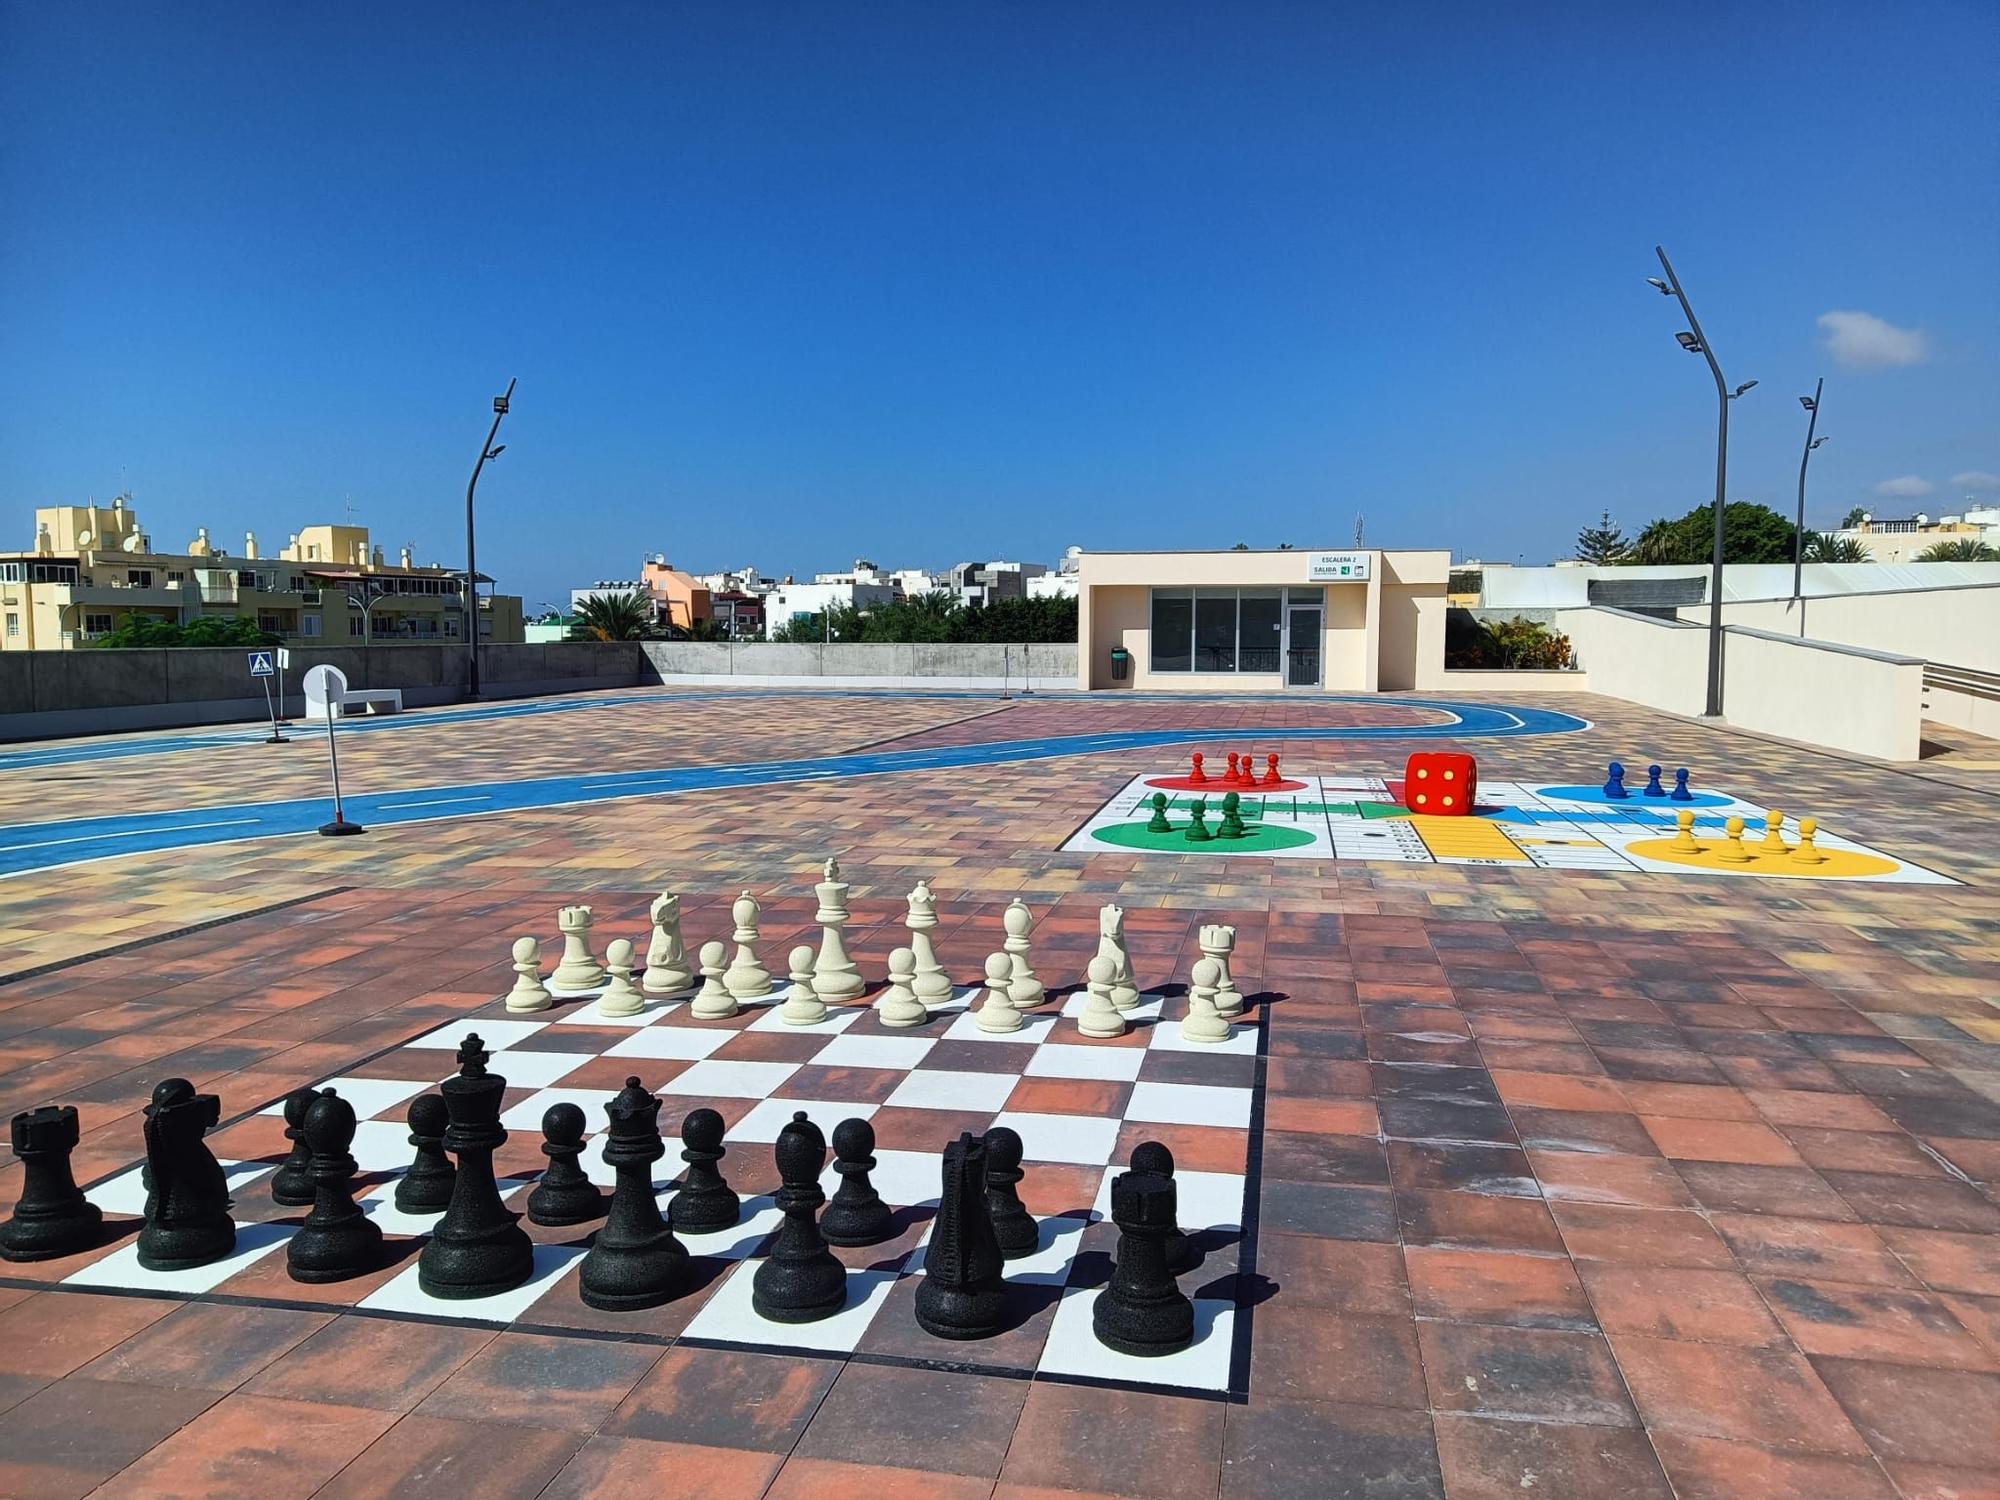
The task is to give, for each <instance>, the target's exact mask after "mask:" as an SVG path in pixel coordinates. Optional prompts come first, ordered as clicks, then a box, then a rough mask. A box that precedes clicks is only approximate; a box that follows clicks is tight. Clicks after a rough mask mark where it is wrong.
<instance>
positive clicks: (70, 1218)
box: [0, 1104, 104, 1260]
mask: <svg viewBox="0 0 2000 1500" xmlns="http://www.w3.org/2000/svg"><path fill="white" fill-rule="evenodd" d="M80 1137H81V1127H80V1126H79V1125H78V1124H77V1118H76V1108H75V1106H73V1105H68V1104H64V1105H61V1106H57V1105H44V1106H43V1107H42V1108H40V1109H31V1110H27V1111H24V1112H23V1113H21V1114H18V1115H16V1116H14V1154H15V1155H16V1156H18V1157H20V1158H21V1166H22V1169H23V1174H22V1178H21V1197H20V1201H19V1202H17V1203H16V1204H15V1205H14V1217H13V1218H11V1219H9V1220H8V1221H7V1222H6V1223H5V1224H0V1259H6V1260H55V1259H57V1258H58V1257H60V1256H64V1255H75V1254H76V1253H77V1252H78V1251H80V1250H89V1249H91V1248H93V1247H94V1246H95V1245H96V1244H97V1242H98V1241H99V1239H101V1238H102V1237H103V1233H104V1214H103V1211H102V1210H100V1209H99V1208H98V1206H97V1205H96V1204H95V1203H92V1202H91V1201H90V1200H89V1199H88V1198H86V1197H84V1196H83V1190H82V1189H81V1188H79V1187H78V1186H77V1185H76V1178H75V1177H73V1176H72V1175H71V1174H70V1168H69V1154H70V1152H72V1151H74V1150H75V1149H76V1143H77V1141H78V1140H79V1139H80Z"/></svg>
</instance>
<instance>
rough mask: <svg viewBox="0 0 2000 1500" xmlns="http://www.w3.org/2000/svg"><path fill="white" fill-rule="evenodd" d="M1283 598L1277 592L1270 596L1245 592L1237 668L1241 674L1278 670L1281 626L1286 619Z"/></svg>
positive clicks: (1246, 590)
mask: <svg viewBox="0 0 2000 1500" xmlns="http://www.w3.org/2000/svg"><path fill="white" fill-rule="evenodd" d="M1283 606H1284V596H1283V594H1281V593H1279V592H1278V591H1277V590H1276V589H1273V590H1271V591H1269V592H1268V593H1253V592H1252V591H1250V590H1249V589H1245V590H1244V591H1243V606H1242V615H1241V620H1242V623H1241V626H1240V629H1241V632H1242V638H1243V643H1242V648H1241V651H1240V654H1239V656H1238V658H1237V663H1236V667H1237V670H1238V671H1240V672H1275V671H1277V670H1278V659H1279V654H1278V642H1279V639H1280V636H1279V630H1280V624H1281V621H1282V620H1283V617H1284V607H1283Z"/></svg>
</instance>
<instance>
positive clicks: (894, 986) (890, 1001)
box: [875, 948, 931, 1030]
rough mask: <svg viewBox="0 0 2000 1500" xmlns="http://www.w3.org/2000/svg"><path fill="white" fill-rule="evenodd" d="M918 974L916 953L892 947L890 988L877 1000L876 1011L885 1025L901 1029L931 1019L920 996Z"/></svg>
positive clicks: (890, 955)
mask: <svg viewBox="0 0 2000 1500" xmlns="http://www.w3.org/2000/svg"><path fill="white" fill-rule="evenodd" d="M916 977H917V956H916V954H914V953H912V952H911V951H910V950H909V949H908V948H893V949H891V950H890V952H889V988H887V989H886V990H884V991H882V995H881V998H880V999H878V1000H877V1001H876V1002H875V1013H876V1015H877V1016H878V1017H880V1019H881V1022H882V1024H883V1025H884V1026H894V1027H896V1028H898V1029H899V1030H900V1029H901V1028H902V1027H905V1026H921V1025H923V1024H924V1022H926V1021H928V1020H929V1019H930V1018H931V1013H930V1012H929V1011H928V1010H927V1009H925V1008H924V1002H923V1001H921V1000H919V999H918V998H917V991H916Z"/></svg>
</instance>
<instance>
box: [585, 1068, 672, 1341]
mask: <svg viewBox="0 0 2000 1500" xmlns="http://www.w3.org/2000/svg"><path fill="white" fill-rule="evenodd" d="M604 1111H605V1113H606V1114H607V1115H609V1116H610V1118H611V1124H610V1129H609V1132H608V1135H607V1139H606V1141H605V1146H604V1159H605V1160H606V1161H608V1162H609V1163H611V1165H612V1167H613V1169H614V1170H616V1172H617V1173H618V1183H617V1186H616V1187H614V1188H612V1190H611V1209H610V1212H609V1213H608V1214H607V1215H606V1216H605V1220H604V1227H603V1228H602V1229H600V1230H598V1231H597V1237H596V1238H595V1239H593V1240H592V1241H591V1242H590V1251H589V1253H588V1254H586V1255H585V1256H584V1257H583V1265H582V1266H581V1267H579V1268H578V1272H577V1278H578V1279H577V1294H578V1295H579V1296H581V1297H582V1298H583V1301H584V1305H585V1306H586V1307H595V1308H598V1309H600V1310H601V1311H605V1312H631V1311H633V1310H635V1309H637V1308H642V1307H658V1306H659V1305H660V1304H661V1303H662V1302H671V1301H672V1300H673V1299H674V1298H676V1297H678V1296H679V1295H680V1294H681V1293H682V1292H684V1291H686V1290H687V1283H688V1253H687V1250H686V1249H685V1247H683V1246H682V1244H681V1242H680V1241H679V1240H677V1239H675V1238H674V1232H673V1230H672V1229H670V1228H669V1227H668V1226H667V1221H666V1220H665V1219H663V1218H662V1217H661V1216H660V1204H659V1200H658V1199H657V1198H656V1197H655V1196H654V1195H653V1163H654V1162H656V1161H658V1160H659V1159H660V1158H661V1157H662V1156H665V1155H666V1154H667V1148H666V1146H665V1145H664V1144H663V1143H662V1142H661V1140H660V1101H659V1100H658V1099H656V1098H654V1097H653V1095H652V1094H651V1093H650V1092H649V1091H648V1090H646V1089H645V1088H644V1087H642V1086H641V1085H640V1083H639V1080H638V1079H637V1078H627V1079H626V1080H625V1087H624V1088H622V1089H621V1090H619V1092H618V1095H617V1097H616V1098H614V1099H613V1100H612V1101H611V1102H610V1103H609V1104H607V1105H605V1106H604ZM551 1113H553V1111H551Z"/></svg>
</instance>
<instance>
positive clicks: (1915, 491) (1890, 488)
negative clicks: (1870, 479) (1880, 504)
mask: <svg viewBox="0 0 2000 1500" xmlns="http://www.w3.org/2000/svg"><path fill="white" fill-rule="evenodd" d="M1936 488H1937V486H1936V485H1934V484H1932V483H1931V482H1930V481H1929V480H1928V479H1925V478H1923V477H1922V476H1921V475H1917V474H1900V475H1898V476H1897V477H1896V478H1894V479H1885V480H1883V481H1882V482H1881V483H1880V484H1878V485H1876V486H1875V493H1876V494H1878V495H1887V496H1888V497H1889V498H1890V499H1892V500H1921V499H1923V497H1924V496H1926V495H1928V494H1930V493H1931V492H1932V491H1933V490H1935V489H1936Z"/></svg>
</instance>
